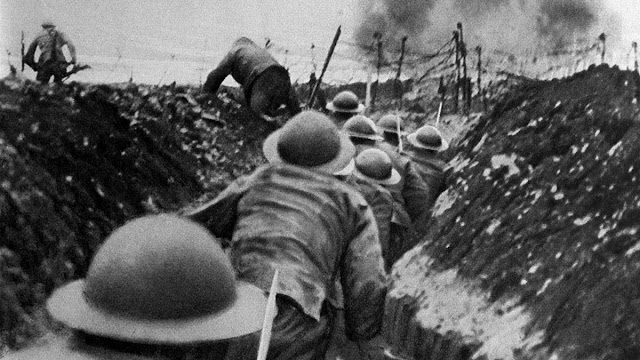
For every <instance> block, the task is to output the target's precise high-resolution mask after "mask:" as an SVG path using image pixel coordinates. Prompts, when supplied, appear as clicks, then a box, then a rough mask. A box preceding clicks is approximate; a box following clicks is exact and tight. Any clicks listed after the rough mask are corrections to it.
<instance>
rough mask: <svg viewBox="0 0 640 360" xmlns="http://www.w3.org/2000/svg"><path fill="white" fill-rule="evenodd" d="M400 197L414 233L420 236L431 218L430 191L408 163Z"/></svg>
mask: <svg viewBox="0 0 640 360" xmlns="http://www.w3.org/2000/svg"><path fill="white" fill-rule="evenodd" d="M402 197H403V199H404V201H405V204H406V207H407V213H408V214H409V217H410V218H411V222H412V223H413V225H414V228H415V229H416V231H417V232H418V233H420V234H422V233H424V231H425V230H426V228H425V226H426V223H427V221H428V220H429V218H430V217H431V203H432V202H431V200H430V199H431V198H432V196H431V190H430V189H429V186H427V184H426V183H425V182H424V180H423V179H422V177H420V174H419V173H418V172H417V170H416V169H415V168H414V167H413V165H412V164H411V163H410V162H407V165H406V166H405V184H404V188H403V189H402Z"/></svg>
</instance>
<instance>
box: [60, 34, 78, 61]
mask: <svg viewBox="0 0 640 360" xmlns="http://www.w3.org/2000/svg"><path fill="white" fill-rule="evenodd" d="M59 34H60V37H61V38H62V41H63V43H64V44H66V45H67V48H68V49H69V54H70V55H71V62H73V63H75V62H76V46H75V45H73V41H71V38H69V37H68V36H67V34H65V33H63V32H60V33H59Z"/></svg>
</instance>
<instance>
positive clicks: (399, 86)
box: [395, 36, 407, 109]
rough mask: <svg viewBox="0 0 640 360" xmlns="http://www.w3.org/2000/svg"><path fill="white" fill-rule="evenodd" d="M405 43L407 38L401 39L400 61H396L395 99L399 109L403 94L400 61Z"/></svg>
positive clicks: (402, 57) (402, 58)
mask: <svg viewBox="0 0 640 360" xmlns="http://www.w3.org/2000/svg"><path fill="white" fill-rule="evenodd" d="M406 42H407V37H406V36H403V37H402V45H401V47H400V59H399V60H398V72H397V73H396V84H395V90H396V97H398V98H399V101H400V105H399V108H400V109H402V95H403V94H404V86H403V85H402V80H400V76H401V75H402V61H403V60H404V47H405V44H406Z"/></svg>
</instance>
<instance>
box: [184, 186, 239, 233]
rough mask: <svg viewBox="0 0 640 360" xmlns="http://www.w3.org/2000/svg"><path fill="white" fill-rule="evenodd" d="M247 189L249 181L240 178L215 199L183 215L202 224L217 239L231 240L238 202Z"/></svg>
mask: <svg viewBox="0 0 640 360" xmlns="http://www.w3.org/2000/svg"><path fill="white" fill-rule="evenodd" d="M246 188H247V179H246V178H244V177H242V178H238V179H237V180H236V181H234V182H233V183H231V184H230V185H229V186H227V188H226V189H224V190H223V191H222V192H221V193H220V194H218V196H216V197H215V199H213V200H211V201H209V202H207V203H205V204H203V205H202V206H200V207H198V208H196V209H194V210H188V211H186V212H184V213H183V214H182V215H183V216H186V217H188V218H190V219H191V220H194V221H196V222H199V223H201V224H202V225H204V226H205V227H206V228H207V229H209V231H211V232H212V233H213V234H214V235H215V236H217V237H220V238H224V239H231V236H232V235H233V230H234V227H235V224H236V219H237V207H238V202H239V201H240V199H241V198H242V195H243V194H244V192H245V191H246Z"/></svg>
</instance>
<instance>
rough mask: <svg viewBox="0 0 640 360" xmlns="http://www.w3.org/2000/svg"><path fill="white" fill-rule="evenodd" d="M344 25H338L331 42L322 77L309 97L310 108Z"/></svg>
mask: <svg viewBox="0 0 640 360" xmlns="http://www.w3.org/2000/svg"><path fill="white" fill-rule="evenodd" d="M341 28H342V25H340V26H338V30H336V35H335V36H334V37H333V42H332V43H331V47H330V48H329V53H328V54H327V58H326V59H325V61H324V65H323V66H322V72H321V73H320V77H319V78H318V80H317V81H316V84H315V85H314V86H313V91H311V96H310V97H309V108H310V109H311V108H312V107H313V102H314V100H315V97H316V91H318V87H319V86H320V84H321V83H322V78H323V77H324V73H325V72H326V71H327V67H328V66H329V61H331V57H332V56H333V51H334V50H335V48H336V44H338V38H340V33H341V32H342V29H341Z"/></svg>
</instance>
